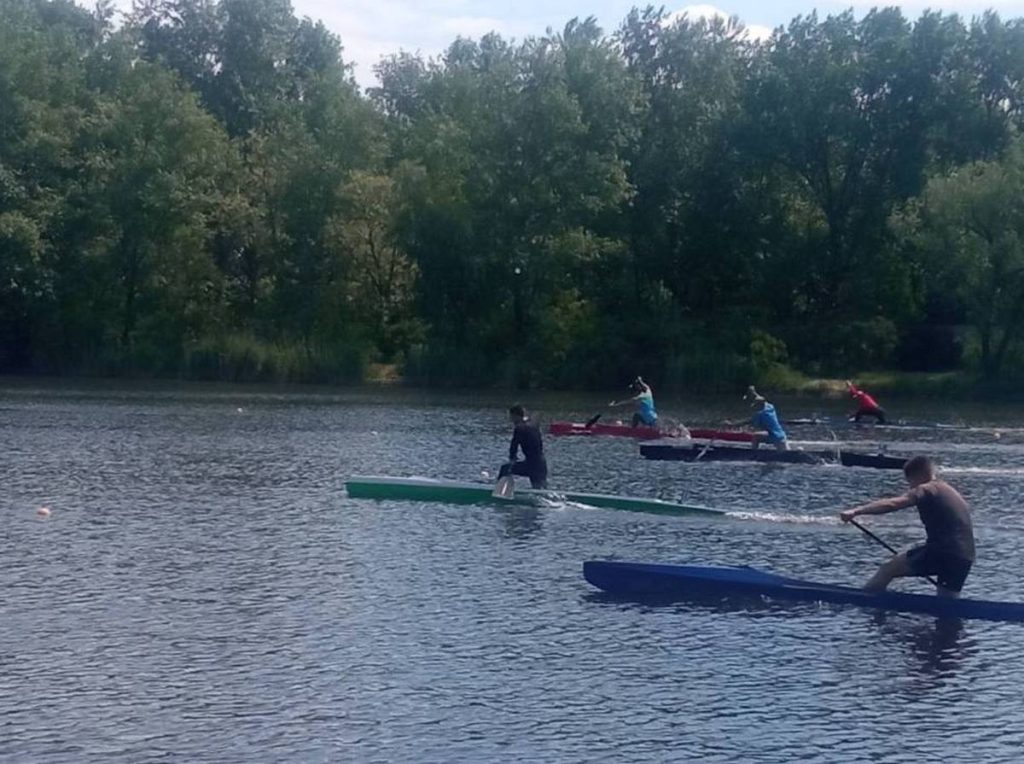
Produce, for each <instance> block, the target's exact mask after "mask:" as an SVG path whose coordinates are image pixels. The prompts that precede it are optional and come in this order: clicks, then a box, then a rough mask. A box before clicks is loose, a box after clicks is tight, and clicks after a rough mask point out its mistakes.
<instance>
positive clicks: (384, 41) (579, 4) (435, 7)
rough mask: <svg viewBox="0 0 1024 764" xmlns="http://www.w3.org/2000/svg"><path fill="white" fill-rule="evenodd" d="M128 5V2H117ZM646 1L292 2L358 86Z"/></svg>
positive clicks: (740, 12) (751, 5)
mask: <svg viewBox="0 0 1024 764" xmlns="http://www.w3.org/2000/svg"><path fill="white" fill-rule="evenodd" d="M118 1H119V4H120V5H121V6H122V7H129V6H130V5H131V0H118ZM647 4H648V0H292V5H293V7H294V8H295V14H296V15H297V16H300V17H302V16H309V17H310V18H312V19H314V20H318V21H323V22H324V24H325V25H326V26H327V27H328V28H329V29H330V30H331V31H333V32H334V33H336V34H337V35H338V36H339V37H341V42H342V45H343V46H344V47H345V51H344V58H345V60H346V61H347V62H349V63H352V64H354V65H355V76H356V80H357V81H358V82H359V84H360V85H362V86H363V87H369V86H372V85H373V84H375V82H376V81H375V78H374V75H373V65H374V64H375V63H377V61H379V60H380V58H381V57H382V56H385V55H388V54H390V53H397V52H398V51H400V50H406V51H410V52H419V53H421V54H422V55H424V56H435V55H437V54H439V53H441V52H442V51H443V50H444V49H445V48H447V47H448V45H449V44H450V43H451V42H452V41H453V40H454V39H455V38H456V37H459V36H463V37H472V38H479V37H480V36H482V35H484V34H487V33H488V32H490V31H496V32H499V33H500V34H502V35H503V36H505V37H513V38H516V39H522V38H523V37H526V36H529V35H540V34H543V33H544V32H545V30H546V29H548V28H549V27H550V28H552V29H555V30H559V29H561V28H562V27H563V26H564V25H565V23H566V22H567V21H569V20H570V19H572V18H573V17H576V16H579V17H581V18H585V17H587V16H596V17H597V20H598V22H599V23H600V24H601V26H602V27H603V28H604V29H605V30H606V31H613V30H614V29H616V28H617V27H618V25H619V24H620V22H621V21H622V20H623V19H624V18H625V17H626V14H628V13H629V10H630V9H631V8H632V7H634V6H640V7H642V6H644V5H647ZM651 4H652V5H655V6H657V5H664V6H665V8H666V9H667V10H669V11H671V12H682V11H687V12H689V14H690V15H691V17H694V16H700V15H704V16H710V15H714V14H720V15H725V16H731V15H735V16H738V17H739V18H740V20H741V21H742V22H743V23H744V24H745V25H746V26H747V27H748V29H749V30H750V33H751V34H753V35H756V36H761V35H767V34H769V33H770V30H771V29H772V28H773V27H776V26H778V25H780V24H786V23H788V22H789V21H790V20H791V19H792V18H794V17H795V16H798V15H800V14H807V13H810V12H811V11H812V10H815V9H817V11H818V14H819V15H826V14H829V13H838V12H842V11H844V10H846V9H848V8H850V7H852V8H853V9H854V11H855V12H857V13H858V15H860V14H862V13H864V12H866V11H867V10H869V9H870V8H871V7H872V6H874V5H878V4H879V3H878V2H870V1H869V2H861V1H859V0H858V1H857V2H852V3H851V2H850V1H849V0H846V2H843V1H842V0H717V2H716V3H715V4H714V5H694V4H690V3H687V2H685V1H684V2H679V0H676V2H673V0H661V2H657V1H651ZM883 4H884V5H898V6H900V7H901V8H902V9H903V12H904V14H905V15H907V16H909V17H911V18H913V17H916V16H918V15H920V13H921V12H922V11H923V10H925V9H926V8H932V9H934V10H941V11H945V12H954V11H955V12H957V13H959V14H961V15H963V16H971V15H973V14H980V13H981V12H982V11H984V10H985V9H986V8H993V9H994V10H997V11H998V12H999V13H1000V14H1002V15H1003V16H1004V17H1016V16H1024V0H988V1H987V2H986V1H985V0H905V1H903V2H900V1H899V0H890V1H889V2H885V3H883Z"/></svg>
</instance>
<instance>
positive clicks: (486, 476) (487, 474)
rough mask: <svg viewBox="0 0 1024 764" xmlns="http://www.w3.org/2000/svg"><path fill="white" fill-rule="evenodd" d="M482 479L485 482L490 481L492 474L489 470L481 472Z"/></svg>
mask: <svg viewBox="0 0 1024 764" xmlns="http://www.w3.org/2000/svg"><path fill="white" fill-rule="evenodd" d="M480 477H482V478H483V479H484V480H490V479H491V473H490V472H488V471H487V470H480Z"/></svg>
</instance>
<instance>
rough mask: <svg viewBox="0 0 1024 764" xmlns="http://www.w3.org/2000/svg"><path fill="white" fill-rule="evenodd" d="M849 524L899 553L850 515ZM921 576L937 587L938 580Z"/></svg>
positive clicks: (891, 550) (894, 552) (893, 551)
mask: <svg viewBox="0 0 1024 764" xmlns="http://www.w3.org/2000/svg"><path fill="white" fill-rule="evenodd" d="M850 524H851V525H855V526H857V527H858V528H860V529H861V530H862V531H863V532H864V533H865V534H866V535H867V536H868V537H869V538H872V539H874V540H875V541H877V542H878V543H879V544H881V545H882V546H884V547H885V548H886V549H888V550H889V551H890V552H892V553H893V554H894V555H895V554H899V552H897V551H896V550H895V549H893V548H892V547H891V546H889V545H888V544H886V543H885V542H884V541H882V539H880V538H878V536H876V535H875V534H874V533H872V532H871V531H869V530H868V529H867V528H865V527H864V526H863V525H861V524H860V523H858V522H857V521H856V520H854V519H853V518H852V517H851V518H850ZM921 578H923V579H924V580H925V581H927V582H928V583H930V584H931V585H932V586H936V587H937V586H938V585H939V582H938V581H936V580H935V579H934V578H932V577H931V576H921Z"/></svg>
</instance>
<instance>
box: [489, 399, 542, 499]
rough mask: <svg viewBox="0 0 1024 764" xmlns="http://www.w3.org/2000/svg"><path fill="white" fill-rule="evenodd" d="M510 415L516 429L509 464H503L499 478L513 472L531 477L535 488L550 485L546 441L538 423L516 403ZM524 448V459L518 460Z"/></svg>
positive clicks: (510, 449)
mask: <svg viewBox="0 0 1024 764" xmlns="http://www.w3.org/2000/svg"><path fill="white" fill-rule="evenodd" d="M508 417H509V419H510V420H511V421H512V425H513V427H514V428H515V429H513V431H512V443H511V445H509V447H508V464H503V465H502V466H501V471H500V472H499V473H498V479H499V480H500V479H501V478H503V477H505V476H507V475H509V474H511V475H523V476H524V477H528V478H530V486H531V487H533V488H547V487H548V463H547V462H546V461H545V460H544V443H543V441H541V438H540V430H539V429H537V425H535V424H534V423H533V422H531V421H530V420H529V418H528V417H527V416H526V411H525V410H524V409H523V407H522V406H520V405H519V404H516V405H515V406H511V407H510V408H509V410H508ZM520 449H522V452H523V461H521V462H517V461H516V457H517V456H518V455H519V450H520Z"/></svg>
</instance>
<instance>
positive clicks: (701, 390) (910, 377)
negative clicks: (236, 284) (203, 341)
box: [0, 364, 1024, 403]
mask: <svg viewBox="0 0 1024 764" xmlns="http://www.w3.org/2000/svg"><path fill="white" fill-rule="evenodd" d="M851 379H853V380H854V381H855V382H856V383H857V385H858V386H860V387H863V388H864V389H866V390H868V391H869V392H871V393H872V394H873V395H876V396H884V397H887V398H888V397H896V398H918V399H944V400H956V401H992V402H1002V403H1013V402H1018V401H1020V402H1024V386H1022V385H1020V384H1017V383H1015V382H1013V381H1012V380H1005V381H1000V382H997V383H986V382H984V381H982V380H980V379H979V378H978V377H977V376H976V375H973V374H970V373H968V372H964V371H956V372H941V373H919V372H903V371H871V372H864V373H861V374H856V375H853V376H852V377H851ZM75 381H78V382H82V383H85V384H87V385H88V386H89V387H95V386H102V385H103V384H104V383H119V384H124V385H127V386H130V387H135V386H145V385H154V386H157V387H163V386H173V385H175V384H181V383H184V384H187V385H192V384H196V385H212V386H220V385H241V386H247V387H254V388H269V389H281V388H305V389H314V388H319V389H342V388H350V387H360V386H366V387H380V388H402V389H407V390H437V391H444V390H454V389H457V388H456V386H452V385H446V384H434V385H430V384H422V383H419V382H412V381H410V380H408V379H406V378H404V377H403V376H402V374H401V373H400V369H398V367H397V366H395V365H393V364H368V365H367V366H366V367H365V369H364V373H363V374H362V375H359V376H357V377H350V378H348V379H344V380H332V381H327V380H317V379H309V380H304V379H301V378H300V379H294V378H293V379H280V378H278V379H275V378H273V377H270V378H267V377H265V376H262V377H257V378H247V377H246V376H245V375H240V376H237V377H234V378H220V379H218V378H210V377H208V376H205V375H190V374H177V375H160V374H144V373H132V374H109V373H108V374H13V375H6V374H4V375H0V383H2V384H7V385H11V386H13V387H31V386H34V385H39V384H42V385H46V386H49V385H53V384H58V385H59V384H61V383H63V382H75ZM652 382H654V380H652ZM756 384H757V387H758V389H759V390H761V391H762V392H764V393H766V394H771V395H786V396H794V397H809V398H810V397H813V398H819V399H820V398H824V399H834V400H840V399H843V400H845V399H846V397H847V391H846V380H845V379H840V378H833V377H811V376H807V375H805V374H802V373H800V372H796V371H792V370H788V369H787V370H786V372H785V373H784V374H771V375H768V377H767V378H764V379H761V380H759V381H757V382H756ZM462 387H464V388H465V389H474V390H481V391H485V390H486V391H492V392H509V393H518V394H535V393H554V394H573V393H579V394H587V395H589V394H595V393H604V392H617V388H615V387H613V386H611V385H609V386H608V387H607V388H604V389H599V388H594V387H590V386H575V387H565V388H563V387H552V388H542V387H537V388H531V389H530V390H526V391H524V390H516V389H515V388H513V387H509V386H508V385H501V384H491V385H475V386H468V387H467V386H462ZM655 387H656V389H658V390H659V391H660V392H661V393H662V394H664V395H668V396H671V397H678V396H680V395H696V396H704V395H715V394H723V395H728V392H727V391H723V390H722V389H721V386H720V385H717V384H715V385H708V386H704V385H701V384H699V383H697V384H690V385H687V386H680V385H672V384H664V385H658V384H657V383H655ZM459 389H461V388H459ZM737 392H742V391H741V390H739V389H738V391H737Z"/></svg>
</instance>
